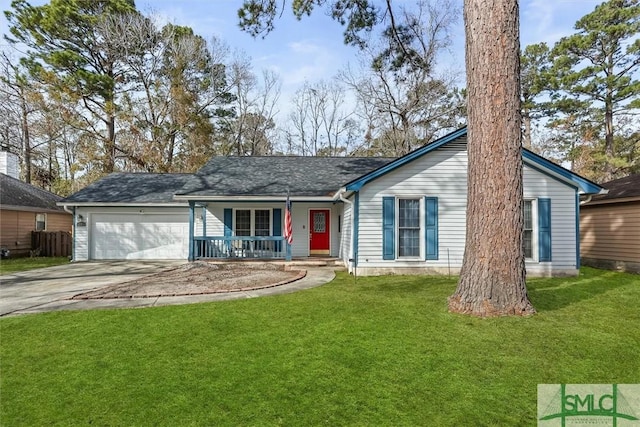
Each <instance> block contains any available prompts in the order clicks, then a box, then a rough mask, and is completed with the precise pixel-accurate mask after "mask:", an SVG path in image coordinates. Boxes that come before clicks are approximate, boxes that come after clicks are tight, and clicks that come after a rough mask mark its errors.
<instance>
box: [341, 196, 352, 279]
mask: <svg viewBox="0 0 640 427" xmlns="http://www.w3.org/2000/svg"><path fill="white" fill-rule="evenodd" d="M351 201H353V198H351ZM341 220H342V225H341V233H340V249H339V251H340V252H339V257H340V258H341V259H342V261H343V262H344V265H345V266H349V258H350V257H351V239H352V238H353V235H352V232H351V205H349V204H348V203H344V204H343V212H342V215H341Z"/></svg>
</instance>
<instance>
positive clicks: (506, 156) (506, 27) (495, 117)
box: [449, 0, 535, 316]
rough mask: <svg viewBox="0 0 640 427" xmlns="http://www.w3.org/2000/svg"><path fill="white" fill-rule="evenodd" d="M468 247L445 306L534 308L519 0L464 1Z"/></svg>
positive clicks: (508, 311) (516, 311)
mask: <svg viewBox="0 0 640 427" xmlns="http://www.w3.org/2000/svg"><path fill="white" fill-rule="evenodd" d="M464 21H465V29H466V71H467V90H468V97H467V103H468V104H467V114H468V135H467V137H468V156H469V166H468V182H467V186H468V191H467V194H468V196H467V229H466V246H465V253H464V260H463V264H462V271H461V273H460V280H459V282H458V287H457V289H456V291H455V293H454V294H453V295H452V296H451V297H449V310H450V311H452V312H457V313H465V314H470V315H475V316H503V315H528V314H533V313H535V309H534V308H533V306H532V304H531V303H530V302H529V298H528V295H527V289H526V284H525V265H524V250H523V246H522V226H523V196H522V185H523V184H522V157H521V144H522V143H521V133H520V132H521V112H520V42H519V27H518V26H519V19H518V1H517V0H465V2H464Z"/></svg>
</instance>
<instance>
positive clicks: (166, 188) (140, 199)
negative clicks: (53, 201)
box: [62, 172, 193, 204]
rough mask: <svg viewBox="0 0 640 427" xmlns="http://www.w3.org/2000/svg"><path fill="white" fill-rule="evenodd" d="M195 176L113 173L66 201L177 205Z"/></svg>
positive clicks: (65, 201) (64, 200)
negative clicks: (178, 197)
mask: <svg viewBox="0 0 640 427" xmlns="http://www.w3.org/2000/svg"><path fill="white" fill-rule="evenodd" d="M192 177H193V174H179V173H177V174H172V173H167V174H155V173H120V172H117V173H112V174H110V175H107V176H106V177H104V178H102V179H101V180H99V181H96V182H94V183H93V184H91V185H89V186H87V187H85V188H83V189H82V190H80V191H78V192H77V193H75V194H72V195H71V196H69V197H67V198H66V199H63V200H62V202H64V203H69V204H73V203H87V202H95V203H175V200H173V195H174V194H175V193H177V192H178V191H179V190H180V189H181V188H182V187H183V186H184V185H185V184H186V182H187V181H188V180H189V179H191V178H192Z"/></svg>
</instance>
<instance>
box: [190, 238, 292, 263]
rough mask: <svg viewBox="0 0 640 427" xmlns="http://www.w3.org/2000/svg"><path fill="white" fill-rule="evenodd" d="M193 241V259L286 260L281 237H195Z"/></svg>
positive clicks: (284, 247)
mask: <svg viewBox="0 0 640 427" xmlns="http://www.w3.org/2000/svg"><path fill="white" fill-rule="evenodd" d="M193 240H194V251H193V255H194V258H195V259H208V258H216V259H220V258H262V259H274V258H275V259H286V258H287V253H286V252H287V250H286V246H287V245H286V244H285V242H284V237H282V236H265V237H262V236H196V237H194V239H193Z"/></svg>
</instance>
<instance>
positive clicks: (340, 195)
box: [338, 189, 355, 273]
mask: <svg viewBox="0 0 640 427" xmlns="http://www.w3.org/2000/svg"><path fill="white" fill-rule="evenodd" d="M345 193H346V190H343V189H341V190H340V192H339V193H338V197H339V198H340V200H341V201H342V202H344V203H346V204H348V205H349V206H351V215H350V216H349V219H350V221H351V228H350V230H351V242H350V244H349V264H350V267H351V268H350V270H353V262H354V259H353V248H354V245H355V242H354V237H353V236H354V232H355V215H354V214H355V212H354V207H353V202H352V201H351V200H349V199H345V198H344V194H345ZM349 273H351V271H349Z"/></svg>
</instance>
